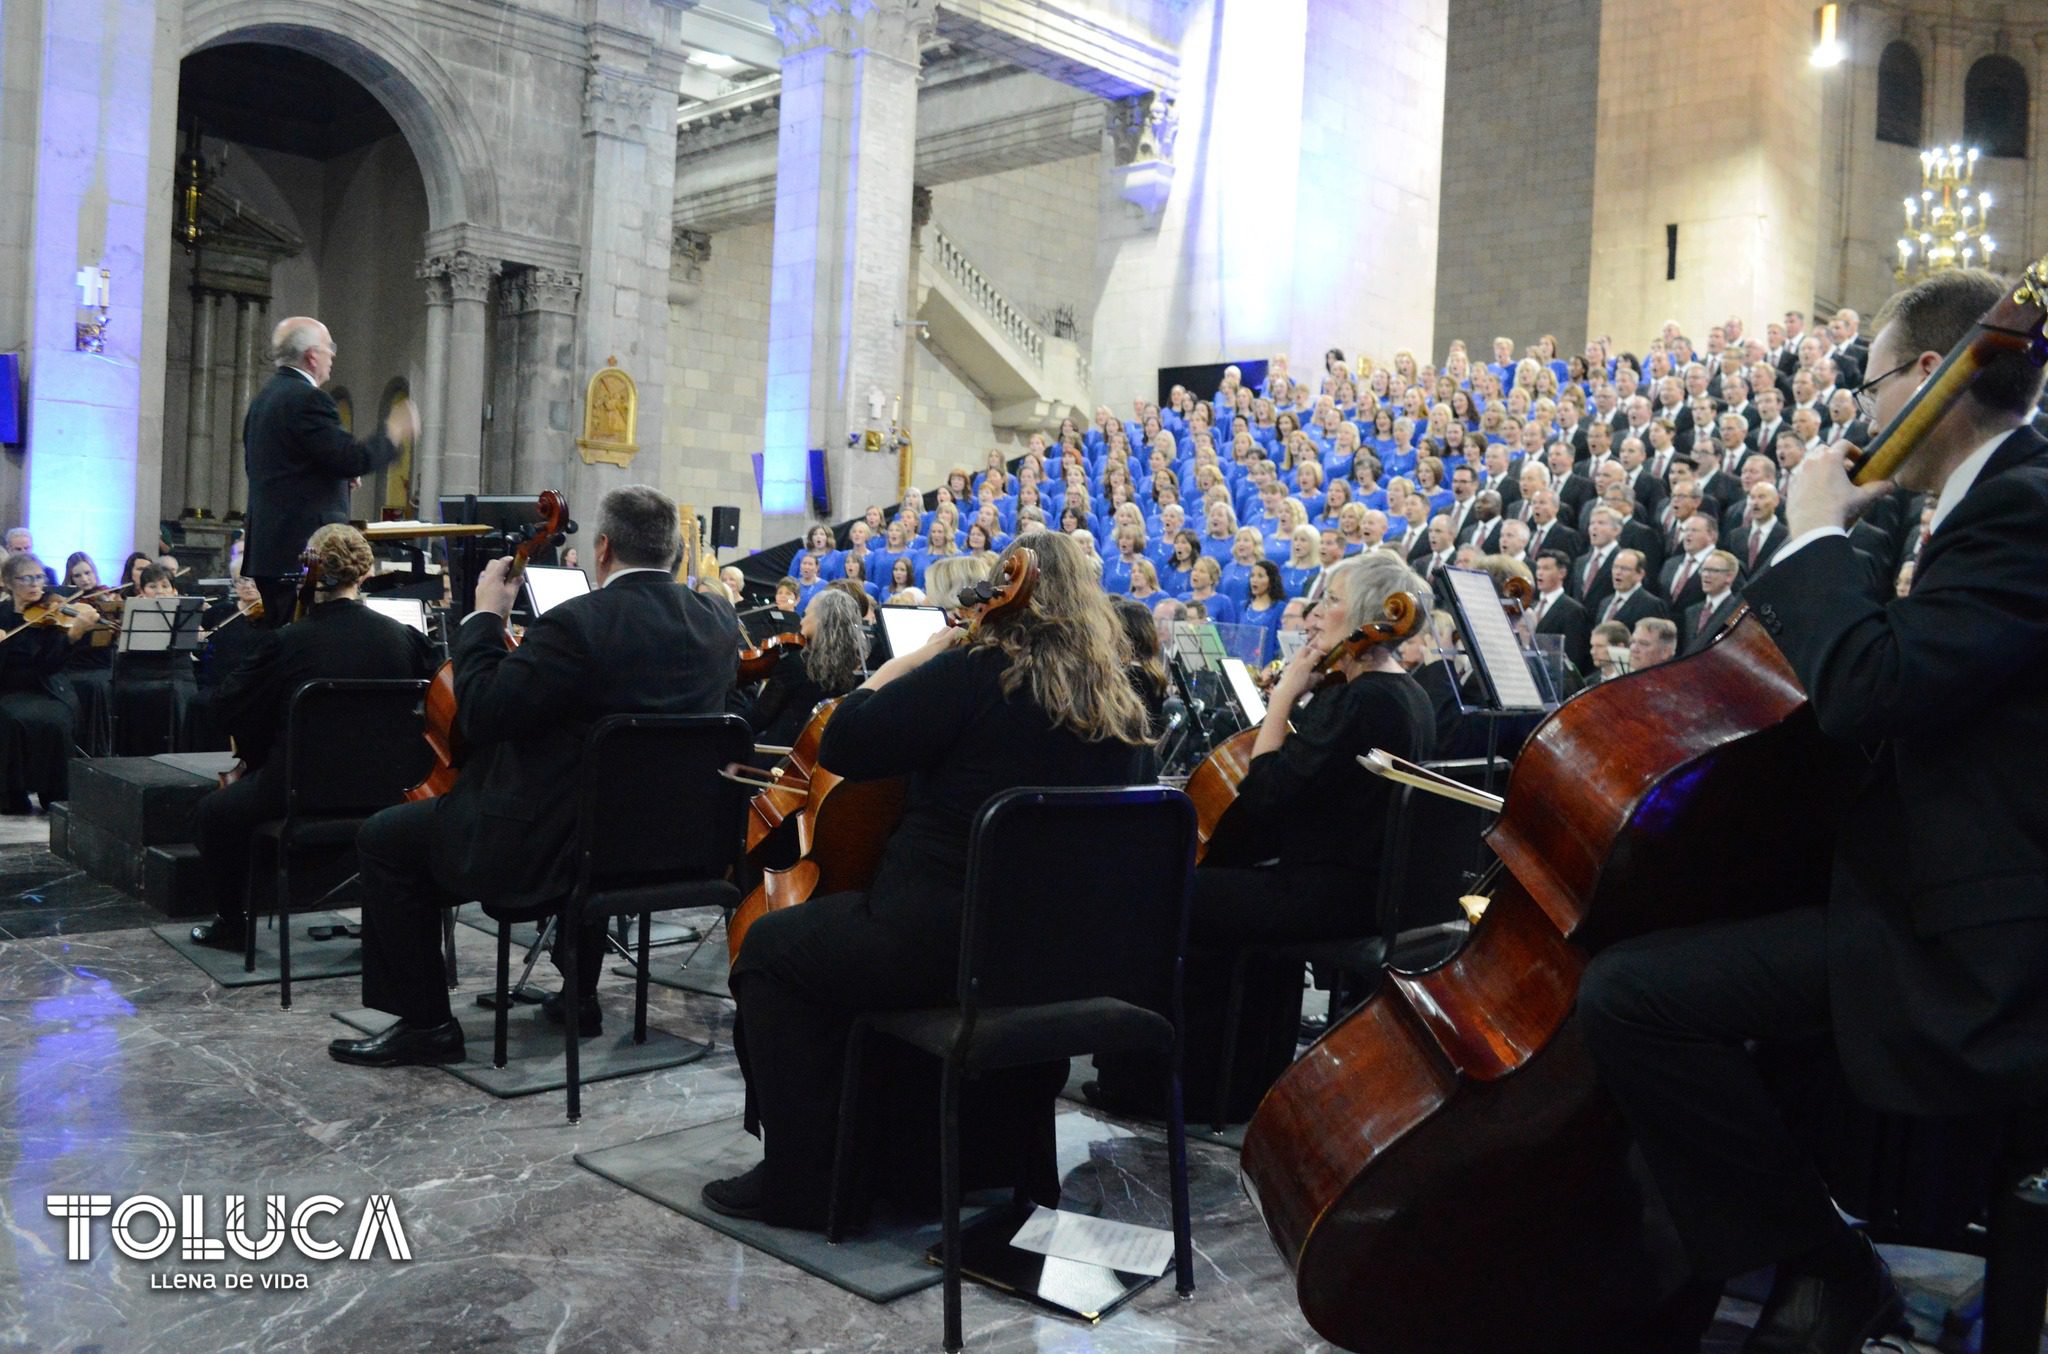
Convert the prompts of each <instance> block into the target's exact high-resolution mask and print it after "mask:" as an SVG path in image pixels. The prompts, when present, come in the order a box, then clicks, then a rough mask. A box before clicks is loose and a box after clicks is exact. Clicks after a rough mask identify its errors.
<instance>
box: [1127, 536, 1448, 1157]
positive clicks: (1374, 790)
mask: <svg viewBox="0 0 2048 1354" xmlns="http://www.w3.org/2000/svg"><path fill="white" fill-rule="evenodd" d="M1397 592H1406V593H1411V594H1413V595H1414V596H1415V597H1416V598H1417V599H1418V600H1419V601H1420V602H1421V603H1422V604H1423V607H1424V608H1425V619H1426V614H1427V612H1426V609H1427V607H1428V602H1429V595H1430V593H1429V585H1428V584H1426V583H1425V582H1423V581H1422V579H1421V578H1420V577H1418V576H1417V575H1416V573H1415V572H1414V571H1413V570H1412V569H1410V568H1408V566H1407V565H1406V563H1405V562H1403V561H1402V560H1400V559H1398V558H1396V557H1395V556H1394V555H1392V554H1390V553H1387V552H1382V551H1369V552H1367V553H1364V554H1361V555H1354V556H1351V557H1349V558H1346V559H1345V560H1343V561H1342V562H1340V563H1339V564H1337V565H1335V566H1333V567H1332V568H1331V569H1330V570H1329V572H1328V574H1327V575H1326V576H1325V583H1324V587H1323V591H1322V595H1321V596H1320V597H1318V598H1317V599H1316V602H1315V605H1314V606H1313V607H1312V608H1311V609H1310V611H1309V615H1308V623H1307V626H1306V629H1305V632H1304V633H1305V635H1306V638H1305V639H1304V641H1303V643H1302V646H1301V647H1300V648H1299V649H1298V650H1296V651H1295V654H1294V657H1293V658H1291V659H1289V660H1288V662H1287V665H1286V667H1285V668H1283V669H1282V670H1281V673H1280V678H1279V680H1278V681H1277V682H1275V683H1274V685H1273V690H1272V692H1271V693H1270V695H1269V696H1268V698H1267V705H1266V714H1265V718H1264V719H1263V720H1262V721H1261V722H1260V724H1259V734H1258V738H1257V740H1256V742H1255V743H1254V744H1253V752H1252V762H1251V769H1250V771H1249V772H1248V773H1247V774H1246V775H1245V778H1244V781H1243V782H1242V784H1240V785H1239V786H1238V792H1237V803H1236V807H1235V808H1234V809H1233V812H1234V813H1237V814H1249V815H1250V822H1249V824H1248V826H1249V827H1250V828H1251V829H1252V831H1253V833H1254V835H1255V838H1256V839H1257V840H1260V841H1262V842H1269V843H1270V844H1271V848H1272V851H1271V854H1272V855H1273V856H1274V857H1275V860H1274V861H1273V863H1271V864H1270V865H1262V866H1256V867H1248V868H1234V867H1226V866H1218V865H1207V864H1205V865H1204V866H1203V867H1202V868H1201V869H1199V870H1197V871H1196V872H1195V896H1194V907H1193V912H1192V914H1191V917H1190V921H1189V933H1188V946H1189V953H1188V963H1187V970H1186V978H1185V982H1186V989H1185V998H1184V1002H1183V1011H1184V1015H1183V1021H1184V1029H1183V1035H1182V1037H1183V1047H1184V1052H1183V1054H1182V1071H1181V1078H1182V1083H1183V1086H1184V1090H1185V1094H1186V1096H1187V1098H1188V1103H1189V1104H1191V1105H1197V1106H1202V1107H1204V1108H1206V1107H1207V1106H1208V1105H1209V1104H1210V1103H1211V1102H1212V1101H1213V1099H1214V1096H1215V1077H1216V1067H1217V1062H1218V1060H1219V1058H1220V1056H1221V1053H1222V1049H1223V1042H1224V1035H1225V1029H1224V1025H1223V1017H1224V1013H1225V1008H1226V1006H1227V1004H1228V997H1229V991H1230V975H1231V969H1232V966H1233V961H1234V959H1235V957H1236V955H1235V951H1236V948H1237V947H1239V946H1242V945H1246V944H1252V943H1259V942H1274V941H1282V940H1314V939H1322V938H1337V937H1342V936H1352V935H1358V934H1360V933H1361V932H1363V931H1367V930H1370V929H1371V918H1370V916H1369V915H1368V914H1367V913H1366V912H1365V911H1364V910H1363V903H1362V901H1361V900H1363V899H1368V898H1370V897H1371V896H1372V890H1373V883H1372V881H1374V880H1376V879H1378V878H1379V854H1380V853H1379V848H1380V844H1381V842H1382V841H1383V839H1384V836H1385V834H1384V831H1383V820H1384V817H1385V814H1386V810H1387V805H1388V803H1389V801H1390V798H1391V794H1392V791H1391V789H1390V787H1389V785H1388V783H1387V782H1386V781H1384V780H1381V779H1380V778H1379V777H1377V776H1374V775H1373V774H1371V773H1370V772H1368V771H1367V770H1365V768H1364V767H1362V766H1360V765H1359V764H1358V758H1359V757H1360V756H1361V755H1362V754H1364V753H1366V752H1369V751H1371V750H1372V749H1373V748H1384V749H1386V750H1387V751H1389V752H1393V753H1395V754H1396V755H1398V756H1401V757H1405V758H1407V759H1408V760H1410V761H1423V760H1425V759H1427V758H1428V757H1429V756H1430V755H1431V752H1432V749H1433V746H1434V743H1435V716H1434V714H1433V713H1432V711H1431V709H1430V702H1429V697H1428V696H1427V695H1426V694H1425V693H1424V692H1423V689H1422V688H1421V687H1420V686H1419V685H1417V684H1416V681H1415V679H1414V678H1413V677H1410V676H1409V675H1408V674H1407V673H1406V672H1405V671H1404V670H1403V669H1402V667H1401V662H1400V656H1399V653H1398V650H1397V646H1395V645H1392V644H1382V645H1375V646H1373V647H1370V648H1366V649H1364V650H1362V651H1360V652H1358V653H1356V654H1355V655H1347V656H1340V657H1338V658H1337V659H1336V660H1335V672H1336V673H1337V676H1338V678H1339V679H1341V685H1336V686H1331V687H1324V688H1322V689H1321V690H1318V689H1317V686H1318V683H1319V682H1320V681H1321V680H1323V676H1324V674H1323V672H1322V666H1323V660H1324V659H1325V657H1327V656H1328V655H1330V653H1331V652H1332V651H1333V650H1336V649H1338V648H1339V647H1340V646H1341V645H1342V644H1343V642H1344V640H1345V639H1346V638H1348V637H1349V636H1350V635H1351V634H1353V633H1354V632H1355V631H1357V630H1358V629H1360V628H1361V627H1363V626H1366V625H1369V624H1371V623H1373V622H1375V621H1377V620H1379V619H1380V618H1381V617H1382V615H1383V614H1384V612H1385V607H1386V602H1387V598H1389V597H1390V596H1392V595H1393V594H1395V593H1397ZM1243 1012H1244V1014H1243V1023H1242V1025H1241V1027H1240V1030H1239V1035H1238V1045H1237V1047H1238V1055H1237V1062H1236V1065H1235V1066H1234V1067H1233V1069H1232V1072H1231V1096H1232V1104H1231V1105H1230V1106H1228V1107H1227V1112H1228V1114H1229V1115H1230V1116H1231V1117H1232V1118H1234V1119H1243V1118H1246V1117H1248V1116H1249V1115H1250V1114H1251V1111H1252V1110H1253V1109H1254V1108H1255V1107H1256V1106H1257V1105H1258V1102H1259V1098H1260V1097H1261V1096H1262V1095H1264V1093H1265V1090H1266V1088H1267V1087H1268V1086H1270V1085H1271V1084H1272V1082H1273V1079H1274V1078H1275V1077H1277V1076H1278V1075H1279V1074H1280V1073H1281V1072H1282V1071H1283V1070H1285V1068H1286V1067H1287V1065H1288V1063H1290V1062H1291V1061H1293V1058H1294V1045H1295V1042H1296V1036H1297V1032H1298V1030H1299V1026H1300V1019H1301V974H1300V970H1299V969H1298V968H1296V967H1293V966H1277V967H1274V968H1271V969H1268V970H1267V971H1264V972H1254V973H1252V974H1250V975H1248V977H1247V983H1246V988H1245V1001H1244V1007H1243ZM1095 1066H1096V1070H1097V1073H1098V1076H1097V1079H1096V1081H1095V1082H1094V1083H1093V1087H1094V1090H1093V1093H1092V1094H1093V1096H1094V1098H1095V1099H1096V1100H1097V1102H1098V1103H1100V1104H1103V1105H1105V1106H1111V1107H1115V1108H1118V1109H1123V1110H1128V1111H1133V1112H1138V1113H1143V1114H1148V1115H1153V1116H1157V1115H1159V1114H1160V1113H1161V1111H1162V1110H1163V1108H1164V1106H1163V1103H1162V1092H1161V1091H1160V1090H1159V1089H1158V1088H1159V1086H1160V1085H1161V1084H1162V1083H1163V1082H1164V1080H1165V1078H1164V1076H1163V1075H1162V1074H1161V1070H1160V1068H1159V1067H1158V1065H1157V1063H1156V1062H1155V1061H1153V1060H1150V1059H1144V1058H1135V1057H1130V1056H1127V1055H1117V1056H1110V1055H1097V1057H1096V1059H1095Z"/></svg>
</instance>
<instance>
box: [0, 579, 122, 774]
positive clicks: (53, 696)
mask: <svg viewBox="0 0 2048 1354" xmlns="http://www.w3.org/2000/svg"><path fill="white" fill-rule="evenodd" d="M0 583H4V584H6V587H7V596H6V598H5V600H0V636H5V637H6V638H5V642H0V734H4V736H5V738H6V740H7V741H6V748H7V769H6V775H7V783H6V786H5V794H6V801H5V806H4V807H5V810H6V812H8V813H10V814H22V813H27V812H28V811H29V804H28V797H29V796H30V795H31V794H33V795H35V797H36V798H37V800H38V801H40V803H41V804H42V807H43V808H45V809H47V808H49V807H50V805H52V804H54V803H56V802H57V801H58V800H60V799H62V798H64V793H65V788H66V782H67V779H68V776H69V771H70V764H71V755H72V751H73V747H74V744H73V741H72V739H73V732H74V730H75V728H76V726H77V719H78V696H77V693H76V692H75V691H74V690H73V689H72V686H71V681H70V679H69V677H67V676H66V675H65V672H64V663H65V660H66V659H67V658H68V657H69V656H70V653H71V650H72V649H73V648H74V647H75V646H77V645H78V644H80V643H81V642H83V641H84V640H85V638H86V637H87V636H88V635H90V634H91V633H92V631H93V627H94V626H95V625H97V624H99V616H98V613H96V612H94V611H93V610H92V609H91V608H90V607H73V608H70V609H69V610H68V611H60V610H57V609H56V608H55V607H53V606H52V605H51V601H53V600H54V599H49V598H48V596H47V595H48V591H49V573H48V571H47V569H46V568H45V566H44V564H43V562H42V561H41V560H39V559H37V558H36V557H35V556H34V555H9V556H8V557H7V563H6V564H5V565H0Z"/></svg>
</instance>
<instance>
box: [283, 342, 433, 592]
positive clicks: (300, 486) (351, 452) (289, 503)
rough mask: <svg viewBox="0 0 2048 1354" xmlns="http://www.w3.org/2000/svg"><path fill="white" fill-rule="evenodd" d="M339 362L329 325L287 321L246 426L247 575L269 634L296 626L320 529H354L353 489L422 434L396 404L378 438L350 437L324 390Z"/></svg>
mask: <svg viewBox="0 0 2048 1354" xmlns="http://www.w3.org/2000/svg"><path fill="white" fill-rule="evenodd" d="M334 356H335V352H334V339H333V336H332V335H330V334H329V333H328V332H327V326H326V325H324V324H322V323H320V321H318V320H315V319H310V318H308V317H306V316H303V315H295V316H293V317H291V318H290V319H286V320H280V321H279V322H278V325H277V328H275V329H273V330H272V331H271V334H270V358H271V361H273V362H275V363H276V364H277V372H276V374H275V375H273V376H272V377H271V378H270V380H269V381H268V382H267V383H266V384H265V385H264V387H263V389H261V390H259V391H258V392H256V397H255V399H253V400H251V401H250V402H249V412H248V415H247V416H246V418H244V420H243V423H242V443H243V447H244V457H245V459H246V461H247V464H248V472H249V475H248V480H249V525H248V537H247V549H246V553H245V555H244V557H243V561H242V571H243V572H244V573H246V574H248V575H249V576H250V577H251V578H253V579H255V580H256V586H257V589H258V591H259V592H261V594H262V597H263V621H262V622H261V623H262V624H263V625H264V626H265V627H276V626H281V625H283V624H284V623H285V622H286V621H288V620H290V619H291V615H292V593H293V589H294V587H295V586H296V579H297V574H298V560H299V551H300V550H301V549H302V548H303V547H304V545H305V543H306V538H307V537H309V536H311V535H312V534H313V532H314V530H315V529H316V528H318V527H319V526H321V525H322V524H323V523H327V522H346V521H347V520H348V492H349V486H350V481H351V480H353V479H355V478H357V477H359V476H363V475H368V474H371V473H373V472H375V471H378V470H381V469H383V468H384V467H385V466H387V465H390V464H391V462H392V461H393V460H394V459H396V457H397V455H398V444H399V443H401V442H404V441H406V440H407V439H409V438H415V437H417V436H418V435H419V411H418V410H417V409H415V408H414V407H413V405H412V402H411V401H409V400H398V401H396V402H394V403H393V404H392V406H391V412H390V414H389V415H387V416H386V418H385V420H384V426H383V427H382V428H381V429H379V430H378V431H377V432H375V433H373V434H371V435H370V436H369V437H367V438H365V439H363V440H361V441H357V440H356V439H355V438H354V437H352V436H350V435H349V432H348V429H346V428H344V427H342V426H341V413H340V411H339V410H338V409H337V408H336V407H335V403H334V401H333V399H332V398H330V397H329V396H328V394H327V392H326V391H324V390H322V389H321V387H322V386H324V385H326V384H327V379H328V377H329V376H331V375H332V374H333V372H334ZM430 506H431V505H430Z"/></svg>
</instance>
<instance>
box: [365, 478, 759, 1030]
mask: <svg viewBox="0 0 2048 1354" xmlns="http://www.w3.org/2000/svg"><path fill="white" fill-rule="evenodd" d="M681 554H682V540H681V535H680V532H679V530H678V527H677V522H676V505H675V501H674V500H673V499H671V498H669V497H668V496H667V495H666V494H663V493H661V492H660V491H659V490H656V489H654V488H652V487H650V486H648V485H644V484H635V485H627V486H625V487H624V488H620V489H614V490H612V491H611V492H610V493H608V494H606V495H605V496H604V499H603V501H602V503H601V504H600V505H599V508H598V520H597V535H596V543H595V545H594V546H593V547H592V550H591V556H592V563H593V565H594V569H593V578H594V580H595V582H596V583H597V587H596V588H595V589H593V590H592V591H591V592H589V593H586V594H584V595H583V596H581V597H573V598H571V599H569V600H568V601H566V602H563V603H561V604H560V605H559V606H554V607H550V608H549V609H548V610H547V611H546V612H545V613H544V614H542V615H540V616H538V617H536V618H535V619H534V622H533V624H532V625H530V626H528V627H527V630H526V638H525V640H524V642H522V643H521V644H520V645H519V647H518V648H516V649H512V648H508V647H507V646H506V643H505V635H506V626H507V624H508V623H509V618H510V616H511V612H512V603H513V600H514V598H515V597H516V595H517V592H518V584H517V583H516V582H510V581H508V579H507V575H508V573H509V572H510V565H511V561H510V560H509V559H501V560H493V561H492V562H491V563H490V564H489V565H487V566H486V567H485V568H484V570H483V573H482V575H481V577H479V578H478V580H477V586H476V609H475V610H474V611H473V612H471V613H470V615H469V617H468V618H467V619H465V620H464V621H463V622H462V624H461V626H460V627H459V628H458V629H457V630H456V632H455V638H454V640H453V642H452V644H451V649H452V655H451V656H452V660H453V662H454V664H455V690H456V700H457V708H458V709H459V711H460V728H461V731H462V735H463V739H464V741H465V742H466V743H467V744H468V747H469V757H468V762H467V764H466V765H465V766H464V767H463V770H462V774H461V776H460V778H459V779H458V780H457V781H456V783H455V788H454V789H453V790H451V791H449V792H448V793H447V794H445V795H441V796H438V797H436V798H432V799H425V800H421V801H419V802H416V803H410V804H401V805H398V806H397V807H395V808H389V809H385V810H384V811H383V812H381V813H379V814H377V815H376V816H374V817H372V818H371V819H370V820H369V822H367V823H365V824H364V825H363V830H362V834H361V835H360V836H359V837H358V838H357V842H356V854H357V858H358V860H359V862H360V864H361V866H362V877H363V879H362V882H363V1004H364V1005H366V1006H370V1007H373V1008H375V1009H377V1010H380V1011H388V1012H391V1013H392V1014H394V1015H396V1016H397V1017H398V1019H397V1020H396V1021H395V1022H394V1023H393V1024H392V1025H391V1026H390V1027H389V1028H388V1029H386V1030H385V1031H384V1032H383V1033H381V1034H378V1035H374V1036H372V1037H370V1038H367V1039H336V1040H334V1041H333V1042H332V1043H331V1044H329V1045H328V1053H329V1054H330V1055H331V1056H332V1057H334V1058H335V1059H337V1060H339V1061H341V1062H348V1063H358V1064H362V1065H365V1066H371V1067H390V1066H397V1065H401V1064H407V1063H439V1062H456V1061H459V1060H460V1059H461V1058H462V1027H461V1026H460V1025H458V1024H457V1023H456V1022H455V1017H454V1014H453V1012H452V1011H450V1009H449V1006H448V988H447V984H446V981H445V977H444V974H443V970H442V960H441V951H440V937H441V927H440V909H441V908H443V907H452V906H455V905H457V904H459V903H462V902H465V901H468V900H470V899H477V900H481V901H482V902H484V903H486V904H488V905H492V906H498V907H504V908H539V907H542V906H545V905H546V904H548V903H551V902H553V901H555V900H557V899H559V898H561V897H563V896H564V895H566V894H567V893H568V892H569V889H570V886H571V884H572V883H573V881H574V874H575V868H576V862H575V858H574V855H573V853H572V852H570V850H569V849H568V847H569V842H570V839H571V837H572V836H573V835H574V833H575V828H576V811H577V809H576V805H577V801H576V796H575V795H573V794H565V793H563V792H562V787H563V786H564V785H568V784H571V783H573V782H574V780H575V778H576V772H577V767H578V766H579V764H580V763H581V762H582V759H583V748H584V740H585V738H586V737H587V735H588V733H589V730H590V728H591V726H592V725H594V724H595V723H596V722H597V721H598V720H600V719H603V718H605V717H606V716H607V715H615V714H663V715H696V714H719V713H722V712H723V711H724V709H725V705H726V698H727V695H728V694H729V693H730V692H731V691H732V687H733V678H734V675H735V673H736V671H737V668H738V662H739V658H738V655H739V621H738V619H737V617H736V616H735V615H734V613H733V609H732V607H731V605H730V604H728V603H726V602H724V601H722V600H713V599H711V598H707V597H702V596H699V595H698V594H697V593H695V592H693V591H691V590H690V589H688V588H686V587H683V586H681V585H679V584H678V583H677V582H676V580H675V576H674V570H675V567H676V561H677V560H678V559H679V558H680V557H681ZM602 931H603V927H602V924H601V923H600V924H598V925H596V926H593V927H591V928H589V929H588V931H587V933H586V934H585V935H583V936H580V937H578V945H577V957H578V960H579V963H580V965H581V967H580V971H579V972H580V979H581V982H582V988H581V991H582V993H583V1007H582V1009H581V1010H580V1011H577V1012H576V1013H575V1018H576V1019H577V1021H578V1023H579V1026H580V1028H581V1030H582V1032H583V1033H584V1035H586V1036H589V1035H594V1034H596V1033H598V1032H599V1027H600V1024H601V1018H600V1016H599V1013H598V1007H597V999H596V991H597V980H598V975H599V972H600V970H601V968H602V966H603V962H604V956H605V946H604V940H603V935H602ZM544 1009H545V1010H546V1011H547V1013H548V1015H549V1017H550V1018H551V1019H565V1018H567V1015H566V1013H564V1012H563V1011H562V1010H561V1003H560V1001H559V999H555V1000H553V1001H552V1003H551V1004H548V1005H546V1006H545V1007H544Z"/></svg>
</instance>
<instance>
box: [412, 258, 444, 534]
mask: <svg viewBox="0 0 2048 1354" xmlns="http://www.w3.org/2000/svg"><path fill="white" fill-rule="evenodd" d="M414 275H415V276H417V277H418V278H419V279H420V280H421V281H422V282H424V283H426V284H427V364H426V367H427V369H426V375H425V384H424V386H423V387H422V389H421V390H420V392H419V399H418V400H417V401H416V403H417V405H418V407H419V411H420V435H419V441H418V444H417V445H415V446H414V447H413V452H412V484H413V497H414V498H415V499H416V500H417V501H418V504H419V516H420V520H422V521H426V522H438V521H440V520H441V513H440V504H441V443H442V439H443V437H444V436H445V435H446V429H447V417H448V320H449V308H450V305H451V302H452V297H451V295H450V292H449V287H448V263H447V260H446V259H443V258H431V259H422V260H421V261H420V265H419V267H418V268H417V269H416V270H415V273H414Z"/></svg>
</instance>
